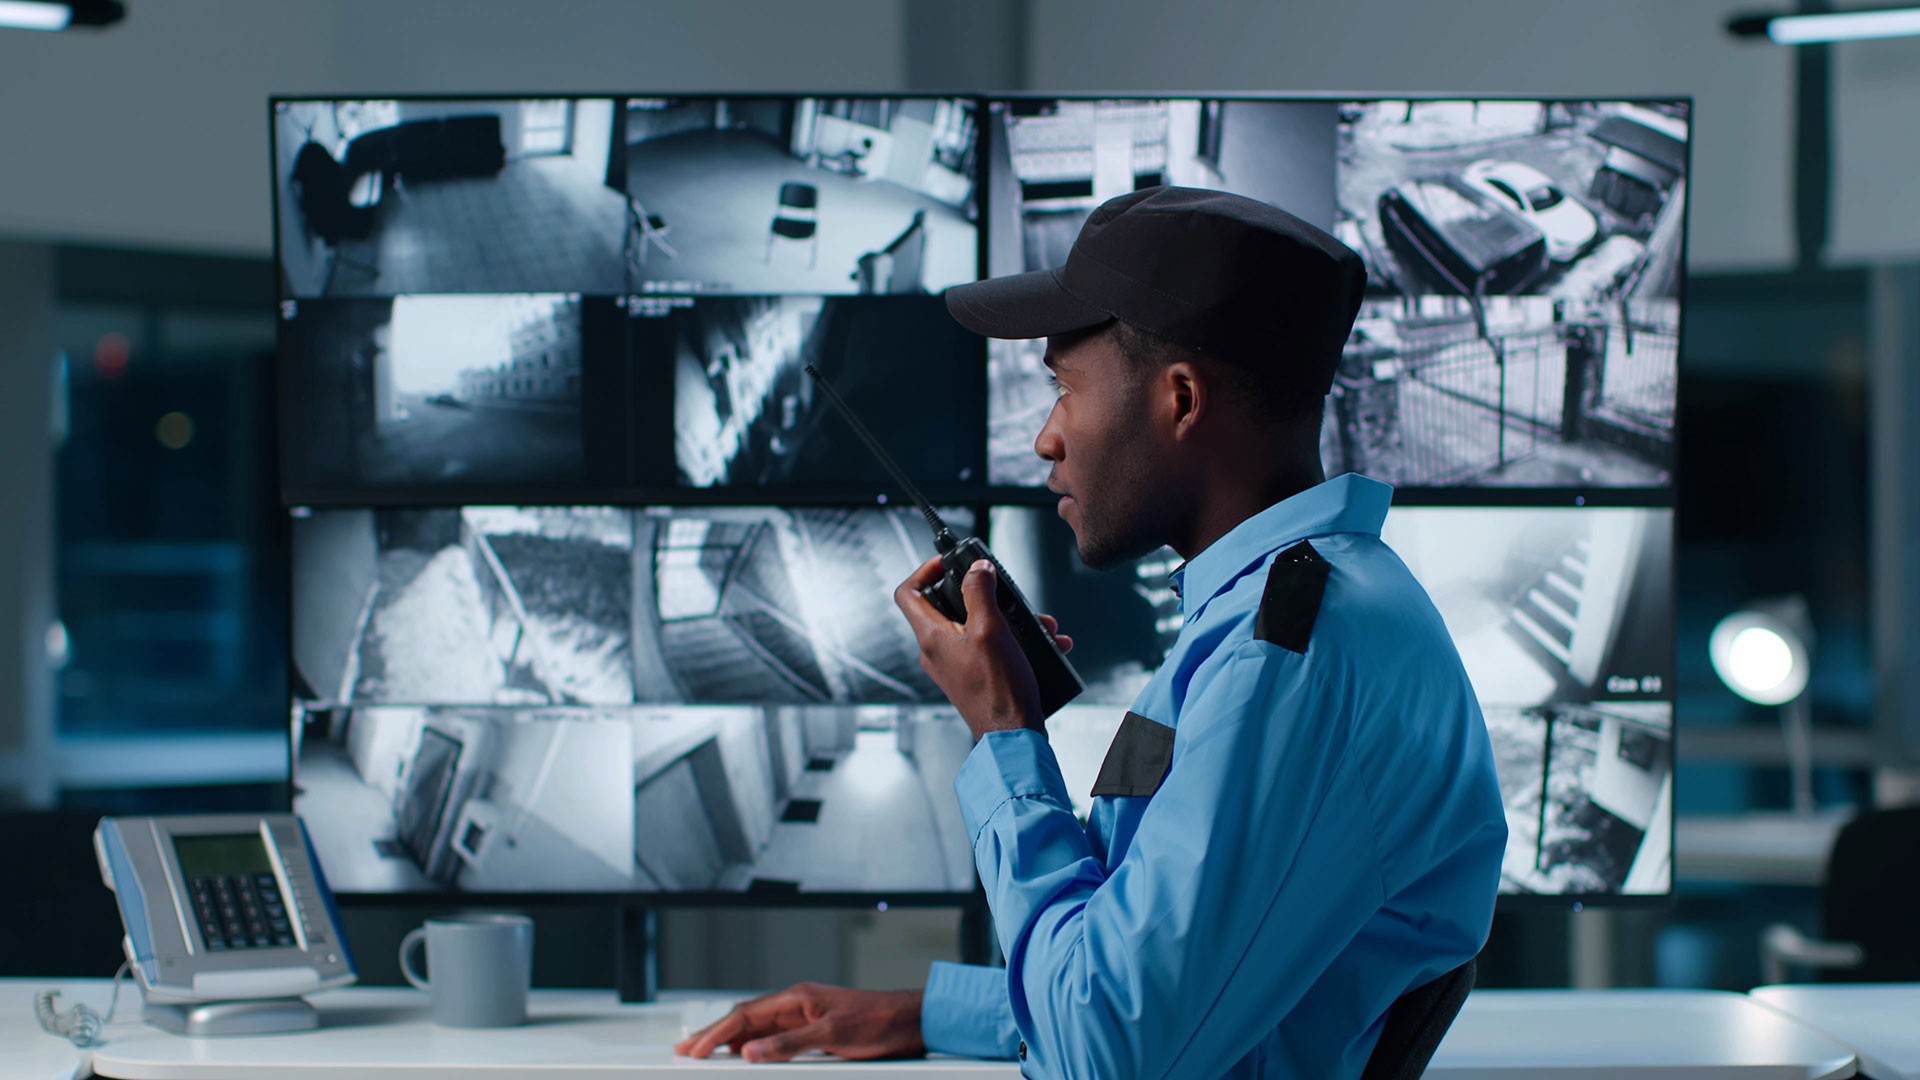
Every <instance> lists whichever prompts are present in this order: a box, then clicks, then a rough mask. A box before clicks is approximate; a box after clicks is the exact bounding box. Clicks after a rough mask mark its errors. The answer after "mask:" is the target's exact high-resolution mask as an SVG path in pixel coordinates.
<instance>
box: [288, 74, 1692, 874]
mask: <svg viewBox="0 0 1920 1080" xmlns="http://www.w3.org/2000/svg"><path fill="white" fill-rule="evenodd" d="M1688 123H1689V108H1688V105H1687V103H1686V102H1684V101H1633V102H1626V101H1531V100H1479V101H1475V100H1442V99H1417V100H1365V101H1358V100H1336V99H1277V98H1221V99H1173V100H1161V99H1137V100H1105V99H1097V100H1096V99H1062V98H1043V97H1021V98H1005V99H981V98H968V97H885V98H883V97H850V98H849V97H842V98H808V97H753V98H750V97H687V98H565V99H524V100H521V99H512V100H487V99H402V100H366V101H349V100H295V99H276V100H275V101H274V102H273V104H272V124H273V131H274V157H275V177H276V192H275V196H276V198H275V214H276V222H277V230H276V236H277V252H278V255H277V258H278V264H279V271H280V295H281V307H280V315H281V334H280V344H281V348H280V364H281V386H282V388H283V394H282V432H283V435H282V438H283V443H282V490H283V494H284V497H285V501H286V502H287V504H288V506H289V508H290V512H291V513H292V514H293V518H294V520H293V544H294V549H293V559H294V582H293V650H294V681H295V686H294V696H295V703H296V710H297V712H298V714H299V717H300V722H299V723H298V724H297V725H296V731H297V744H298V745H297V747H296V782H297V785H298V790H299V792H300V794H299V796H298V798H297V800H296V809H298V810H299V811H300V812H301V813H303V814H305V815H307V820H308V822H309V827H310V829H311V830H312V833H313V837H314V842H315V844H316V847H317V848H319V849H320V854H321V857H322V861H323V863H324V864H325V865H326V867H327V870H328V874H329V877H330V879H331V880H332V882H333V884H334V886H335V887H336V888H337V889H340V890H342V891H345V892H391V891H421V892H461V891H465V892H498V891H506V892H520V891H550V892H597V891H614V892H673V893H683V894H731V893H739V894H753V893H784V894H808V895H813V896H819V897H831V896H873V895H876V894H877V895H881V896H901V897H906V896H910V895H921V894H924V895H953V894H959V893H965V892H968V891H970V890H971V889H972V888H973V885H974V872H973V869H972V859H971V852H970V850H969V848H968V845H967V843H966V836H965V833H964V827H963V826H962V825H961V823H960V818H959V808H958V805H957V802H956V800H955V797H954V795H953V791H952V781H953V778H954V775H955V774H956V772H957V770H958V768H959V766H960V764H961V762H962V761H963V760H964V759H965V757H966V754H967V751H968V749H969V747H970V743H971V738H970V736H969V734H968V732H967V729H966V726H965V724H964V722H962V721H961V720H960V718H959V717H958V715H957V714H956V713H954V711H953V710H952V709H951V707H950V706H948V705H947V704H946V703H945V701H944V699H943V698H942V696H941V695H940V693H939V692H938V690H937V689H936V688H935V687H934V686H933V685H932V683H931V682H930V681H929V680H928V679H927V677H926V675H925V674H924V672H923V671H922V670H921V669H920V667H919V664H918V659H917V656H918V653H917V649H916V648H915V646H914V642H913V638H912V635H911V634H910V633H909V632H908V628H907V626H906V623H905V621H904V619H903V618H902V617H901V616H900V615H899V612H898V611H897V609H895V607H894V605H893V600H892V595H891V594H892V590H893V588H894V586H895V585H897V584H898V583H899V582H900V581H901V580H903V579H904V578H905V577H906V576H907V574H908V573H909V572H910V571H911V570H912V569H913V567H915V566H916V565H918V564H919V563H920V562H921V561H923V560H924V559H925V558H926V557H928V556H930V555H931V554H932V553H933V549H932V546H931V542H930V540H931V538H930V535H929V533H928V530H927V527H926V524H925V522H924V521H923V520H921V518H920V517H919V515H918V514H917V513H915V512H913V511H912V510H911V508H910V507H909V506H908V505H907V504H906V503H905V500H904V493H903V492H901V491H899V490H897V489H896V488H895V486H894V485H893V484H892V482H891V481H890V480H889V478H888V477H887V475H886V473H885V471H884V469H883V468H882V466H881V465H880V464H879V462H877V461H876V460H874V459H873V458H872V456H871V455H870V454H869V453H868V452H867V450H866V449H865V447H864V446H862V445H861V443H860V442H859V440H858V439H857V437H856V436H855V435H854V433H853V431H852V430H851V428H849V427H848V425H847V424H846V423H845V422H844V420H842V419H841V417H840V416H839V415H838V414H837V413H835V412H834V411H833V410H832V409H831V407H830V406H829V405H828V403H827V401H826V400H825V398H824V395H822V394H820V393H818V391H817V389H816V387H815V386H814V384H813V383H812V381H811V380H810V379H809V378H807V376H806V375H805V374H804V368H805V367H806V365H808V364H813V365H815V366H817V367H818V368H819V369H820V370H821V371H822V372H823V373H824V374H825V375H826V377H827V378H828V379H830V380H831V381H832V383H833V385H834V387H835V388H836V389H837V390H839V391H840V393H841V394H842V396H844V397H845V398H847V400H848V402H849V404H850V405H851V406H852V407H853V409H854V410H855V411H856V412H857V413H858V414H859V416H860V417H861V419H862V420H863V421H864V422H865V423H866V424H867V426H868V427H869V428H871V429H872V430H873V432H874V434H875V436H876V437H877V438H878V439H879V441H880V442H881V443H882V444H883V445H884V446H886V447H887V448H888V449H889V451H890V452H891V453H892V454H893V455H894V457H895V458H896V459H897V460H898V461H899V463H900V465H901V466H902V468H903V469H904V470H905V471H906V472H907V473H908V474H909V475H910V476H912V477H913V478H914V480H915V482H916V483H917V484H918V485H919V486H920V487H921V488H922V489H923V490H924V491H925V492H926V494H927V496H928V497H929V498H930V499H932V500H933V501H934V502H936V503H937V504H939V506H940V507H941V512H942V514H943V515H944V516H946V518H947V520H948V521H949V522H950V523H951V524H952V526H953V527H954V528H955V529H956V530H957V531H960V532H962V533H963V534H965V533H973V534H977V535H982V536H983V537H984V538H985V539H986V540H987V541H988V542H989V544H990V545H991V546H992V547H993V549H994V551H995V552H996V554H997V555H998V556H999V557H1000V559H1001V561H1002V562H1003V564H1004V565H1006V567H1007V568H1008V570H1009V572H1010V573H1011V574H1012V575H1013V577H1014V578H1015V579H1016V580H1017V581H1019V583H1020V584H1021V587H1022V589H1023V590H1024V591H1025V592H1026V594H1027V595H1028V597H1029V598H1030V599H1031V600H1032V601H1033V602H1034V603H1035V605H1036V606H1037V607H1038V608H1039V609H1041V610H1044V611H1048V612H1050V613H1052V614H1054V615H1055V616H1056V617H1058V618H1059V619H1060V622H1061V626H1062V628H1063V630H1064V631H1065V632H1067V633H1071V634H1073V635H1074V638H1075V649H1074V654H1073V661H1074V663H1075V665H1076V667H1077V668H1078V669H1079V671H1080V673H1081V674H1082V676H1083V677H1084V678H1085V679H1086V682H1087V684H1088V689H1087V692H1086V693H1085V694H1084V695H1082V697H1081V698H1079V699H1077V700H1076V701H1075V702H1074V703H1073V704H1071V705H1069V706H1067V707H1066V708H1064V709H1063V710H1061V711H1060V712H1059V713H1057V714H1056V715H1055V716H1054V717H1052V718H1051V719H1050V721H1049V730H1050V733H1051V737H1052V742H1053V745H1054V748H1055V750H1056V753H1057V755H1058V756H1059V758H1060V761H1061V766H1062V769H1063V771H1064V772H1065V773H1066V776H1067V779H1068V782H1069V787H1070V788H1071V789H1072V790H1073V791H1074V793H1075V796H1076V799H1079V800H1082V801H1081V803H1080V809H1081V810H1082V811H1083V812H1084V810H1085V808H1086V806H1087V805H1088V802H1090V798H1089V797H1088V796H1087V795H1086V792H1087V790H1088V789H1090V788H1091V786H1092V782H1093V775H1094V773H1095V772H1096V771H1097V770H1098V767H1099V763H1100V761H1101V760H1102V758H1103V757H1104V755H1105V752H1106V748H1107V744H1108V742H1109V741H1110V740H1111V738H1112V735H1113V732H1114V730H1115V728H1116V727H1117V725H1118V723H1119V720H1120V718H1121V716H1122V715H1124V713H1125V711H1126V709H1127V707H1128V706H1129V705H1130V704H1131V703H1132V702H1133V700H1134V698H1135V696H1136V695H1137V694H1138V693H1139V692H1140V691H1141V689H1142V688H1143V687H1144V686H1145V685H1146V684H1147V682H1148V681H1149V680H1150V679H1151V678H1152V677H1153V675H1154V673H1155V672H1156V671H1157V670H1158V667H1159V665H1160V663H1161V661H1162V660H1163V659H1164V657H1165V656H1166V654H1167V652H1168V650H1169V649H1170V648H1171V646H1172V644H1173V642H1174V640H1175V639H1176V638H1177V636H1178V634H1179V632H1180V626H1181V622H1180V611H1179V601H1178V598H1177V597H1176V596H1175V595H1174V594H1173V592H1172V589H1171V587H1170V585H1169V583H1168V580H1167V575H1168V574H1169V573H1170V572H1171V571H1172V570H1173V568H1174V567H1175V566H1177V565H1178V563H1179V557H1178V556H1177V555H1175V554H1174V553H1172V552H1171V551H1167V550H1163V551H1161V552H1158V553H1156V554H1154V555H1151V556H1149V557H1147V558H1145V559H1142V560H1138V561H1136V562H1135V563H1133V564H1130V565H1128V566H1126V567H1121V568H1118V569H1114V570H1109V571H1105V572H1094V571H1091V570H1088V569H1087V568H1086V567H1085V566H1084V565H1082V564H1081V563H1080V562H1079V560H1078V557H1077V551H1076V546H1075V541H1074V536H1073V533H1072V531H1071V529H1069V528H1068V527H1067V526H1066V524H1065V523H1064V522H1063V521H1062V520H1061V519H1059V518H1058V516H1057V515H1056V514H1055V513H1054V511H1053V508H1052V504H1053V496H1052V495H1051V494H1050V493H1049V492H1047V491H1046V489H1045V487H1044V484H1045V479H1046V476H1047V469H1048V463H1047V462H1046V461H1045V460H1043V459H1041V458H1040V457H1038V456H1037V454H1036V453H1035V450H1034V440H1035V437H1036V436H1037V434H1038V432H1039V430H1040V428H1041V426H1042V424H1043V423H1044V422H1045V420H1046V418H1047V415H1048V413H1049V411H1050V410H1051V408H1052V401H1053V392H1052V391H1051V389H1050V388H1049V387H1048V385H1047V383H1046V370H1045V367H1044V365H1043V364H1042V363H1041V356H1042V354H1043V352H1044V347H1045V343H1044V342H1041V341H1030V342H1000V341H995V342H987V341H983V340H981V339H980V338H978V337H975V336H974V335H972V334H971V333H968V332H967V331H965V330H963V329H962V328H960V327H959V326H958V324H956V323H955V322H954V321H953V320H952V319H951V318H950V317H949V316H948V315H947V313H946V310H945V306H944V303H943V301H942V299H941V297H940V295H939V294H940V292H941V291H942V290H944V289H945V288H947V287H948V286H951V285H955V284H960V283H963V282H968V281H973V280H976V279H978V278H980V277H983V276H999V275H1003V274H1008V273H1017V272H1020V271H1023V270H1028V269H1037V268H1041V267H1049V266H1056V265H1059V264H1060V263H1061V262H1063V261H1064V260H1065V258H1066V253H1067V250H1068V248H1069V247H1070V245H1071V244H1072V241H1073V238H1074V236H1075V235H1076V234H1077V233H1078V231H1079V228H1080V226H1081V224H1082V223H1083V222H1084V221H1085V219H1086V217H1087V215H1088V214H1089V213H1090V212H1091V210H1092V209H1093V208H1094V207H1095V206H1097V205H1099V204H1100V203H1101V202H1104V201H1105V200H1107V199H1109V198H1112V197H1114V196H1116V195H1120V194H1123V193H1125V192H1128V191H1132V190H1136V189H1138V188H1141V187H1146V186H1152V185H1156V184H1178V185H1186V186H1198V187H1210V188H1219V189H1224V190H1229V191H1234V192H1237V193H1240V194H1244V195H1247V196H1250V197H1253V198H1258V199H1262V200H1264V201H1267V202H1270V203H1273V204H1274V205H1277V206H1280V207H1281V208H1283V209H1286V210H1288V211H1289V212H1291V213H1293V214H1295V215H1297V216H1299V217H1301V218H1303V219H1305V220H1307V221H1310V222H1312V223H1314V224H1316V225H1319V226H1320V227H1322V228H1324V229H1326V230H1328V231H1329V232H1331V233H1333V234H1334V235H1335V236H1337V237H1339V238H1340V239H1341V240H1342V241H1344V242H1345V243H1347V244H1348V245H1349V246H1350V247H1352V248H1353V249H1354V250H1356V251H1358V252H1359V253H1360V254H1361V256H1362V258H1363V259H1364V261H1365V262H1366V265H1367V270H1368V286H1367V293H1366V297H1365V300H1364V302H1363V304H1362V308H1361V312H1360V316H1359V319H1358V320H1357V322H1356V325H1355V328H1354V332H1353V335H1352V337H1351V339H1350V340H1349V342H1348V344H1347V347H1346V349H1345V351H1344V355H1343V360H1342V363H1341V366H1340V369H1339V372H1338V374H1337V376H1336V380H1335V385H1334V388H1333V391H1332V393H1331V394H1330V395H1329V398H1328V404H1327V413H1326V416H1325V421H1324V424H1323V427H1322V456H1323V461H1324V464H1325V466H1326V471H1327V474H1328V475H1329V476H1334V475H1338V474H1342V473H1346V472H1360V473H1364V474H1366V475H1369V476H1373V477H1375V478H1378V479H1380V480H1384V481H1386V482H1388V483H1391V484H1393V485H1395V488H1396V493H1395V509H1394V510H1393V511H1392V512H1391V514H1390V515H1389V517H1388V521H1387V526H1386V529H1385V532H1384V538H1385V540H1386V542H1387V543H1388V544H1389V545H1390V546H1391V547H1393V549H1394V550H1395V551H1396V552H1398V553H1399V554H1400V556H1401V557H1402V559H1404V560H1405V561H1406V563H1407V564H1408V566H1409V567H1410V568H1411V569H1412V570H1413V571H1414V573H1415V575H1416V577H1418V578H1419V580H1420V581H1421V582H1422V584H1424V585H1425V586H1426V587H1427V589H1428V591H1429V592H1430V593H1431V594H1432V595H1433V597H1434V599H1435V601H1436V603H1437V604H1438V606H1439V607H1440V610H1441V613H1442V614H1443V616H1444V617H1445V619H1446V621H1447V625H1448V627H1449V629H1450V630H1451V631H1452V632H1453V634H1454V637H1455V641H1456V643H1457V644H1458V646H1459V648H1460V651H1461V654H1462V657H1463V659H1464V660H1465V662H1466V664H1467V667H1468V672H1469V675H1470V676H1471V677H1472V680H1473V683H1474V686H1475V688H1476V690H1477V691H1478V694H1479V697H1480V700H1481V703H1482V708H1483V711H1484V712H1485V714H1486V718H1487V723H1488V728H1489V731H1490V732H1491V734H1492V737H1493V742H1494V749H1495V754H1496V758H1497V761H1498V768H1499V772H1500V779H1501V788H1502V792H1503V795H1504V797H1505V800H1506V804H1507V808H1508V824H1509V831H1510V836H1511V840H1510V843H1509V850H1508V856H1507V861H1506V868H1505V874H1504V877H1503V891H1505V892H1509V893H1514V894H1549V895H1563V896H1565V895H1573V896H1579V897H1605V896H1617V895H1633V894H1653V895H1658V894H1664V893H1666V892H1668V891H1669V890H1670V888H1671V833H1672V772H1673V769H1672V760H1673V758H1672V747H1673V715H1672V700H1673V693H1672V686H1673V679H1672V662H1673V660H1672V654H1673V647H1672V639H1673V597H1672V585H1673V583H1672V555H1673V551H1672V549H1673V510H1672V507H1673V498H1674V494H1673V493H1674V487H1673V470H1674V418H1675V400H1676V392H1677V383H1678V371H1677V360H1678V343H1679V332H1680V302H1681V301H1680V284H1681V279H1682V274H1683V267H1684V261H1683V256H1684V244H1685V227H1684V226H1685V207H1686V181H1687V140H1688ZM1079 628H1095V629H1092V630H1087V629H1079Z"/></svg>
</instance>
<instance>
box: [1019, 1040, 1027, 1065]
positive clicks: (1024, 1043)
mask: <svg viewBox="0 0 1920 1080" xmlns="http://www.w3.org/2000/svg"><path fill="white" fill-rule="evenodd" d="M1020 1060H1021V1061H1025V1060H1027V1040H1025V1039H1021V1040H1020Z"/></svg>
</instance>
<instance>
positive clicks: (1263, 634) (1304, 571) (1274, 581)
mask: <svg viewBox="0 0 1920 1080" xmlns="http://www.w3.org/2000/svg"><path fill="white" fill-rule="evenodd" d="M1332 569H1333V566H1332V564H1330V563H1328V562H1327V560H1325V559H1323V558H1321V557H1320V553H1319V552H1317V551H1315V550H1313V545H1312V544H1309V543H1307V542H1306V541H1305V540H1302V541H1300V542H1299V543H1297V544H1295V545H1293V546H1292V547H1290V548H1288V549H1287V550H1285V551H1283V552H1281V553H1280V554H1279V556H1278V557H1276V558H1275V559H1274V560H1273V567H1272V569H1270V570H1268V571H1267V591H1266V592H1265V593H1264V594H1263V595H1262V596H1261V597H1260V613H1259V614H1258V615H1255V616H1254V619H1253V636H1254V638H1255V639H1257V640H1260V641H1271V642H1273V643H1274V644H1275V645H1278V646H1280V647H1281V648H1283V649H1286V650H1287V651H1288V652H1297V653H1302V654H1304V653H1305V652H1306V651H1307V639H1308V638H1310V637H1312V636H1313V620H1314V619H1316V618H1318V617H1319V615H1320V598H1321V597H1322V596H1323V595H1325V593H1326V591H1327V574H1328V572H1329V571H1331V570H1332Z"/></svg>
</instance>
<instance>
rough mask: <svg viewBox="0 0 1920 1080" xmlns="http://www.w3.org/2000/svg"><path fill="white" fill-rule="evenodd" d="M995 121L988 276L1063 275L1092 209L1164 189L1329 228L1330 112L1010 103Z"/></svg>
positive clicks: (1160, 103) (1289, 104) (1251, 106)
mask: <svg viewBox="0 0 1920 1080" xmlns="http://www.w3.org/2000/svg"><path fill="white" fill-rule="evenodd" d="M988 115H989V116H990V118H991V121H990V122H991V123H992V125H993V132H992V134H993V138H992V141H991V147H992V150H991V152H992V155H993V159H992V164H991V166H990V170H989V172H990V176H989V180H988V182H989V184H990V193H991V194H990V198H989V200H988V204H989V208H990V209H989V212H990V213H991V214H992V223H991V227H990V228H989V230H988V234H987V235H988V246H989V250H988V267H989V273H990V275H991V276H996V277H997V276H1000V275H1003V274H1013V273H1019V272H1021V271H1024V270H1040V269H1045V268H1048V267H1055V266H1060V265H1062V264H1063V263H1065V262H1066V260H1067V251H1068V249H1069V248H1071V247H1072V246H1073V240H1074V237H1075V236H1077V235H1079V232H1080V226H1081V225H1082V224H1084V223H1085V222H1086V220H1087V215H1088V214H1090V213H1091V212H1092V211H1093V208H1094V207H1096V206H1099V205H1100V204H1101V203H1103V202H1105V201H1107V200H1108V199H1111V198H1114V197H1115V196H1119V195H1124V194H1126V193H1127V192H1129V191H1134V190H1137V189H1139V188H1143V187H1152V186H1154V185H1157V184H1173V185H1178V186H1183V187H1204V188H1214V189H1217V190H1221V191H1230V192H1233V193H1234V194H1236V195H1245V196H1247V197H1248V198H1253V199H1260V200H1262V201H1264V202H1268V203H1272V204H1273V205H1275V206H1278V207H1280V208H1281V209H1282V210H1285V211H1287V212H1288V213H1290V214H1293V215H1294V216H1295V217H1298V218H1301V219H1303V220H1305V221H1308V222H1311V223H1312V224H1315V225H1318V226H1319V227H1321V228H1323V229H1332V228H1333V213H1334V169H1333V161H1334V126H1335V122H1336V119H1337V115H1338V110H1337V109H1336V107H1335V106H1334V104H1333V103H1331V102H1314V101H1233V100H1225V101H1223V100H1205V101H1201V100H1171V101H1169V100H1146V101H1125V100H1113V101H1075V100H1052V99H1014V100H1009V101H995V102H992V103H990V105H989V107H988Z"/></svg>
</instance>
